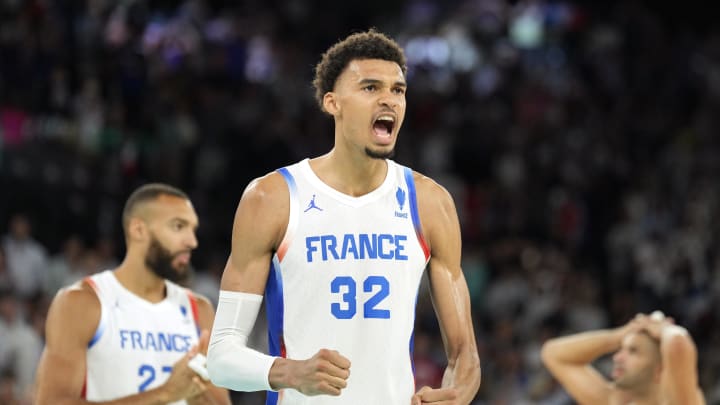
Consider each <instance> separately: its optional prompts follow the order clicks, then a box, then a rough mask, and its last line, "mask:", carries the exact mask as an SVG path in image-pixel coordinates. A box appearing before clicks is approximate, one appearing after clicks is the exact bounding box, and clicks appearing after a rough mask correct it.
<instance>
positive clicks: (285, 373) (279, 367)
mask: <svg viewBox="0 0 720 405" xmlns="http://www.w3.org/2000/svg"><path fill="white" fill-rule="evenodd" d="M293 363H297V360H291V359H286V358H284V357H277V358H276V359H275V361H274V362H273V364H272V366H270V370H269V371H268V383H269V384H270V388H271V389H272V390H273V391H279V390H282V389H285V388H295V383H294V380H293V373H292V372H291V371H290V369H291V368H292V367H293Z"/></svg>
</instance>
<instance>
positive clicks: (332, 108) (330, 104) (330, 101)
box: [323, 91, 340, 116]
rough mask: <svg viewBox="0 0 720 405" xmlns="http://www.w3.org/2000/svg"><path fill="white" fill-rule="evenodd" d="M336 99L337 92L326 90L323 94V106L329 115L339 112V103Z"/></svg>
mask: <svg viewBox="0 0 720 405" xmlns="http://www.w3.org/2000/svg"><path fill="white" fill-rule="evenodd" d="M338 101H339V100H338V98H337V94H335V93H334V92H332V91H328V92H327V93H325V95H324V96H323V108H324V109H325V111H327V112H328V113H329V114H330V115H333V116H336V115H338V114H340V103H339V102H338Z"/></svg>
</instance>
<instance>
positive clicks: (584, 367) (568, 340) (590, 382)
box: [542, 327, 626, 404]
mask: <svg viewBox="0 0 720 405" xmlns="http://www.w3.org/2000/svg"><path fill="white" fill-rule="evenodd" d="M625 333H626V328H624V327H623V328H617V329H608V330H599V331H592V332H584V333H578V334H575V335H570V336H564V337H559V338H555V339H550V340H548V341H547V342H545V344H544V345H543V348H542V360H543V363H544V364H545V366H546V367H547V368H548V370H549V371H550V373H552V375H553V376H554V377H555V378H556V379H557V380H558V381H559V382H560V384H562V386H563V387H564V388H565V389H566V390H567V391H568V393H570V395H571V396H572V397H573V398H575V400H577V401H578V402H580V403H582V404H607V403H608V398H609V397H610V395H611V388H610V385H609V383H608V381H607V380H606V379H605V378H604V377H603V376H602V375H601V374H600V373H599V372H598V371H597V370H595V369H594V368H593V367H592V366H591V363H592V362H593V361H594V360H595V359H597V358H598V357H600V356H602V355H605V354H607V353H610V352H613V351H616V350H618V349H619V348H620V343H621V341H622V338H623V336H625Z"/></svg>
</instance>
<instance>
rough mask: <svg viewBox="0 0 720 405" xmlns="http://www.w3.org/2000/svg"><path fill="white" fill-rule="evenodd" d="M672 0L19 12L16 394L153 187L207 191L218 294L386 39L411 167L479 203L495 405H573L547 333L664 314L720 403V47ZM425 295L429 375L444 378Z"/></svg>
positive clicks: (28, 8)
mask: <svg viewBox="0 0 720 405" xmlns="http://www.w3.org/2000/svg"><path fill="white" fill-rule="evenodd" d="M648 4H649V5H650V6H648ZM652 5H653V3H652V2H642V1H638V0H632V1H622V2H603V3H602V5H595V4H592V2H579V1H577V2H572V1H563V0H555V1H551V0H547V1H541V0H520V1H513V2H508V1H505V0H451V1H442V2H440V1H432V0H407V1H392V0H383V1H380V0H365V1H359V0H348V1H343V2H330V1H328V0H317V1H309V0H308V1H303V0H291V1H280V0H269V1H267V0H266V1H258V0H246V1H241V2H231V1H220V0H185V1H169V0H168V1H153V0H147V1H141V0H120V1H116V0H83V1H71V0H58V1H47V0H0V190H2V193H1V197H0V233H1V234H2V235H3V236H2V243H1V245H0V246H1V247H0V403H2V404H26V403H31V398H32V390H33V380H34V372H35V367H36V365H37V361H38V358H39V356H40V353H41V350H42V347H43V335H44V331H43V323H44V319H45V313H46V311H47V307H48V303H49V301H50V300H51V299H52V297H53V295H54V294H55V292H56V291H57V290H58V289H59V288H60V287H61V286H63V285H66V284H68V283H71V282H73V281H76V280H79V279H81V278H82V277H84V276H86V275H88V274H91V273H93V272H96V271H99V270H102V269H107V268H113V267H114V266H115V264H116V263H117V261H118V260H119V259H120V258H121V257H122V253H123V249H124V246H123V239H122V233H121V224H120V215H121V210H122V204H123V203H124V201H125V199H126V197H127V195H128V193H129V192H130V191H131V190H132V189H134V188H135V187H136V186H138V185H139V184H142V183H144V182H147V181H164V182H168V183H171V184H173V185H176V186H178V187H180V188H182V189H184V190H185V191H187V192H188V193H189V194H190V196H191V198H192V200H193V202H194V204H195V206H196V209H197V211H198V213H199V216H200V220H201V226H200V229H199V235H198V236H199V241H200V247H199V249H198V250H197V252H196V254H195V255H194V259H193V261H194V264H195V269H194V272H193V275H192V277H191V279H189V280H187V284H188V285H190V286H192V287H193V288H196V289H197V290H199V291H200V292H202V293H204V294H206V295H207V296H209V297H210V298H211V299H213V300H214V299H216V296H217V290H218V283H219V277H220V274H221V272H222V269H223V266H224V262H225V259H226V257H227V254H228V252H229V239H230V232H231V226H232V218H233V213H234V210H235V207H236V204H237V202H238V200H239V197H240V194H241V193H242V190H243V188H244V187H245V185H246V184H247V182H248V181H249V180H250V179H252V178H254V177H256V176H259V175H262V174H264V173H267V172H268V171H270V170H273V169H275V168H277V167H280V166H284V165H287V164H290V163H292V162H295V161H296V160H299V159H301V158H304V157H306V156H314V155H317V154H321V153H324V152H326V151H327V150H328V148H329V147H330V145H331V144H332V134H333V133H332V122H331V120H330V119H329V118H327V117H326V116H324V115H323V114H322V113H321V112H320V111H319V110H318V108H317V106H316V105H315V102H314V100H313V97H312V94H313V92H312V89H311V87H310V82H311V80H312V75H313V71H312V68H313V66H314V64H315V63H316V62H317V61H318V59H319V57H320V53H321V52H322V51H323V50H324V49H325V48H327V47H328V46H329V45H331V44H332V43H334V42H335V41H337V40H338V39H340V38H342V37H344V36H345V35H347V34H348V33H350V32H352V31H358V30H364V29H367V28H369V27H371V26H374V27H377V28H378V29H379V30H381V31H384V32H386V33H388V34H389V35H391V36H393V37H394V38H396V39H397V40H398V41H399V42H400V43H401V45H402V46H403V47H404V48H405V51H406V54H407V57H408V64H409V66H408V67H409V73H408V82H409V90H408V95H407V97H408V112H407V116H406V119H405V123H404V127H403V130H402V131H401V136H400V140H399V143H398V148H397V155H396V158H395V159H396V160H397V161H399V162H400V163H402V164H405V165H409V166H411V167H413V168H415V169H416V170H418V171H420V172H423V173H424V174H427V175H429V176H431V177H433V178H435V179H436V180H437V181H438V182H440V183H441V184H443V185H444V186H445V187H447V188H448V190H450V192H451V193H452V194H453V196H454V198H455V202H456V204H457V207H458V210H459V213H460V217H461V223H462V231H463V238H464V239H463V246H464V253H463V270H464V272H465V275H466V278H467V280H468V283H469V286H470V292H471V297H472V300H473V301H472V302H473V310H474V315H475V321H476V332H477V339H478V344H479V348H480V352H481V353H480V355H481V360H482V366H483V382H482V386H481V389H480V392H479V393H478V396H477V398H476V402H475V403H476V404H492V405H501V404H519V405H522V404H547V405H550V404H555V405H565V404H572V402H571V400H570V398H569V397H568V396H567V394H566V393H565V392H564V391H563V390H562V389H561V388H560V387H559V386H558V385H557V384H556V383H555V381H553V379H552V378H551V377H550V375H549V374H548V373H547V372H546V371H545V370H544V369H543V367H542V365H541V363H540V356H539V349H540V346H541V345H542V342H543V341H544V340H545V339H547V338H548V337H551V336H556V335H560V334H566V333H571V332H577V331H582V330H588V329H593V328H602V327H611V326H619V325H621V324H623V323H624V322H626V321H627V320H629V319H630V318H631V317H632V316H633V315H634V314H635V313H636V312H639V311H643V312H650V311H652V310H655V309H660V310H662V311H664V312H665V313H666V314H668V315H670V316H672V317H674V318H675V320H676V321H677V322H678V323H680V324H682V325H684V326H686V327H687V328H688V329H689V330H690V332H691V333H692V335H693V337H694V339H695V341H696V343H697V346H698V350H699V368H700V383H701V386H702V389H703V390H704V391H705V393H706V396H707V398H708V403H710V404H718V403H720V344H719V345H715V343H720V323H719V322H720V314H719V313H718V312H717V311H713V308H716V307H718V306H719V305H720V302H719V301H720V254H719V252H720V249H718V248H719V247H720V237H719V236H720V235H718V232H716V225H719V222H720V216H718V214H717V213H718V212H720V211H718V209H719V208H720V193H719V191H720V190H719V189H718V179H720V177H718V175H719V173H718V170H719V169H720V167H719V165H720V160H719V159H717V158H716V157H717V156H718V152H719V149H720V138H718V137H717V136H715V135H714V134H715V133H716V132H717V131H718V129H720V122H719V120H720V118H719V117H720V115H718V114H717V113H716V112H717V111H719V108H720V36H719V35H718V32H714V31H713V29H712V27H711V26H710V25H711V24H708V23H707V21H708V18H703V16H702V15H697V16H693V15H692V14H693V13H692V11H691V10H689V9H683V8H682V7H681V6H679V5H676V6H677V7H678V8H677V9H675V10H671V11H670V12H668V11H667V10H662V9H657V7H656V8H655V9H653V8H652ZM601 6H602V7H601ZM697 13H698V14H700V13H701V12H700V11H698V12H697ZM425 287H426V285H425V284H424V286H423V288H425ZM426 297H427V296H426V295H421V298H420V300H419V301H418V316H417V327H416V336H415V353H414V356H415V367H416V375H417V378H418V386H421V385H424V384H431V385H438V384H439V383H440V379H441V377H442V370H443V368H444V365H445V364H444V361H445V354H444V352H443V349H442V343H441V338H440V336H439V332H438V328H437V323H436V320H435V316H434V313H433V311H432V305H431V303H430V302H429V300H428V299H426ZM259 336H262V333H259ZM261 341H262V338H261V337H258V338H256V342H257V344H258V345H260V346H262V343H261ZM598 367H599V368H600V369H601V370H605V371H606V370H607V367H608V359H601V360H600V361H599V362H598ZM233 397H234V399H235V401H236V403H252V404H254V403H258V401H259V400H260V398H261V396H260V395H243V394H239V393H234V394H233Z"/></svg>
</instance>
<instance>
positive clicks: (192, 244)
mask: <svg viewBox="0 0 720 405" xmlns="http://www.w3.org/2000/svg"><path fill="white" fill-rule="evenodd" d="M186 243H187V247H188V248H190V249H195V248H197V247H198V240H197V235H195V232H190V235H189V236H188V238H187V242H186Z"/></svg>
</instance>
